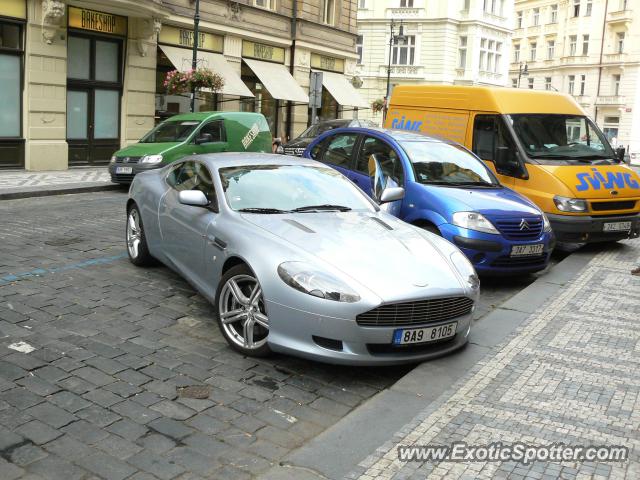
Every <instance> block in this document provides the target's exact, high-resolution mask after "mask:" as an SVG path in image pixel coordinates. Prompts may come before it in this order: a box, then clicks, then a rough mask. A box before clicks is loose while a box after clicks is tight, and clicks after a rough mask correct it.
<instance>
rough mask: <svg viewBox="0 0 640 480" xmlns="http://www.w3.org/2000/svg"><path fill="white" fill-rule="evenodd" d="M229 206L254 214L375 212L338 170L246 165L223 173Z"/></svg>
mask: <svg viewBox="0 0 640 480" xmlns="http://www.w3.org/2000/svg"><path fill="white" fill-rule="evenodd" d="M219 173H220V180H221V181H222V187H223V190H224V194H225V197H226V199H227V203H228V204H229V206H230V207H231V208H232V209H233V210H237V211H247V212H253V213H289V212H292V211H300V212H315V211H331V210H335V211H348V210H360V211H369V212H373V211H375V210H376V209H375V207H374V206H373V205H372V203H371V202H370V201H369V199H368V198H367V197H366V195H365V194H364V193H362V191H361V190H359V189H358V188H357V187H356V186H355V185H354V184H353V183H351V181H350V180H349V179H347V178H346V177H345V176H343V175H342V174H341V173H340V172H338V171H337V170H334V169H332V168H329V167H323V166H317V167H316V166H308V165H244V166H238V167H225V168H221V169H220V170H219Z"/></svg>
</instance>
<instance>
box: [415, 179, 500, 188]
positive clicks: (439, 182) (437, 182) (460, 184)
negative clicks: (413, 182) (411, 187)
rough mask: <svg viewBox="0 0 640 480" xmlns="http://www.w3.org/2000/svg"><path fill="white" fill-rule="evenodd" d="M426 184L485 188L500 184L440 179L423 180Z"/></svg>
mask: <svg viewBox="0 0 640 480" xmlns="http://www.w3.org/2000/svg"><path fill="white" fill-rule="evenodd" d="M423 183H425V184H426V185H443V186H445V187H487V188H496V187H499V186H500V185H498V184H495V183H487V182H442V181H437V180H434V181H431V182H423Z"/></svg>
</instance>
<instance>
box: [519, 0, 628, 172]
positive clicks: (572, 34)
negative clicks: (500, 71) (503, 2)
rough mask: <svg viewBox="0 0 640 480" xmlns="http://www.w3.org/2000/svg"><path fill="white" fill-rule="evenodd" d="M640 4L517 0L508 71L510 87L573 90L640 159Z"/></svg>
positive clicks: (601, 123) (621, 0)
mask: <svg viewBox="0 0 640 480" xmlns="http://www.w3.org/2000/svg"><path fill="white" fill-rule="evenodd" d="M632 4H633V5H635V7H636V8H635V9H633V8H632ZM639 6H640V4H639V2H638V1H637V0H636V1H632V0H608V1H607V0H563V1H558V0H516V2H515V17H514V21H515V24H514V35H513V47H512V56H511V59H510V62H511V67H510V72H509V75H510V84H511V86H513V87H518V86H519V87H520V88H533V89H546V90H554V91H560V92H564V93H568V94H570V95H573V96H574V97H575V99H576V101H577V102H578V103H579V104H580V105H581V106H582V108H583V109H584V110H585V111H586V112H587V114H588V115H589V116H590V117H591V118H592V119H594V120H595V121H596V123H597V124H598V125H599V126H600V128H601V129H602V130H603V131H604V133H605V134H606V135H607V137H608V138H609V140H610V142H611V143H612V144H613V145H614V146H615V145H623V146H625V147H627V148H628V151H629V153H630V156H631V160H632V161H633V162H634V163H640V76H639V74H640V8H638V7H639ZM525 66H526V70H525Z"/></svg>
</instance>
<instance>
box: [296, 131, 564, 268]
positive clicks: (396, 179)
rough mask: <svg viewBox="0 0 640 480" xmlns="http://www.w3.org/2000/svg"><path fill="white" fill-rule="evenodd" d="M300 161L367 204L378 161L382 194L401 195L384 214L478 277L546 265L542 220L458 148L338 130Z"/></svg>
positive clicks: (400, 135) (412, 136)
mask: <svg viewBox="0 0 640 480" xmlns="http://www.w3.org/2000/svg"><path fill="white" fill-rule="evenodd" d="M303 156H304V157H307V158H313V159H315V160H318V161H321V162H323V163H326V164H328V165H330V166H331V167H333V168H335V169H336V170H338V171H340V172H341V173H343V174H344V175H346V176H347V177H349V178H350V179H351V180H352V181H353V182H354V183H355V184H356V185H358V186H359V187H360V188H361V189H362V190H364V191H365V192H366V193H368V194H369V195H371V196H373V194H372V184H373V181H372V178H373V177H372V175H371V174H370V165H371V164H372V163H370V159H371V158H372V157H373V158H375V159H376V160H377V161H378V165H380V167H381V168H382V170H383V173H384V176H385V177H386V178H387V186H398V187H402V188H404V190H405V194H404V198H402V199H401V200H398V201H395V202H391V203H388V204H385V205H384V206H383V207H384V208H385V209H387V211H389V213H392V214H393V215H395V216H397V217H399V218H401V219H402V220H404V221H406V222H409V223H411V224H414V225H417V226H420V227H422V228H425V229H426V230H429V231H431V232H433V233H436V234H439V235H442V236H443V237H444V238H446V239H447V240H449V241H450V242H453V243H454V244H455V245H457V246H458V247H459V248H460V249H461V250H462V251H463V252H464V253H465V254H466V255H467V257H468V258H469V259H470V260H471V262H472V263H473V265H474V266H475V268H476V270H477V271H478V273H483V274H521V273H531V272H536V271H539V270H542V269H544V268H545V267H546V266H547V264H548V262H549V257H550V255H551V251H552V250H553V247H554V245H555V239H554V237H553V233H552V232H551V226H550V224H549V221H548V220H547V218H546V216H545V215H544V213H542V211H541V210H540V209H539V208H538V207H537V206H535V205H534V204H533V203H532V202H531V201H529V200H528V199H526V198H525V197H523V196H522V195H520V194H518V193H516V192H514V191H513V190H510V189H508V188H506V187H504V186H502V185H501V184H500V183H499V181H498V179H497V178H496V177H495V175H494V174H493V173H492V172H491V170H490V169H489V168H488V167H487V166H486V165H485V164H484V163H483V162H482V160H480V159H479V158H478V157H476V156H475V155H474V154H473V153H471V152H470V151H469V150H467V149H466V148H464V147H463V146H461V145H458V144H456V143H453V142H450V141H447V140H442V139H438V138H433V137H428V136H426V135H422V134H419V133H412V132H404V131H400V130H388V129H380V128H348V129H347V128H340V129H335V130H331V131H329V132H327V133H325V134H323V135H321V136H320V137H318V138H317V139H316V140H315V141H314V142H313V143H311V144H310V145H309V147H308V148H307V150H306V151H305V152H304V154H303Z"/></svg>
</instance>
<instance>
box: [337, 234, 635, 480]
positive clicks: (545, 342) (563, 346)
mask: <svg viewBox="0 0 640 480" xmlns="http://www.w3.org/2000/svg"><path fill="white" fill-rule="evenodd" d="M638 265H640V241H638V240H635V241H629V242H624V243H623V244H622V245H620V246H619V247H617V248H616V247H612V248H610V249H609V250H608V251H604V252H602V253H600V254H598V255H596V256H595V257H594V258H593V259H592V260H591V261H590V262H589V263H588V264H587V266H586V267H585V268H583V270H582V271H581V272H580V273H579V275H578V276H577V277H576V278H575V279H574V280H573V281H571V282H570V283H569V284H568V286H567V287H565V288H564V289H562V290H560V291H558V292H557V296H556V297H555V299H554V300H553V301H551V302H548V303H547V304H546V305H545V306H544V307H543V309H541V310H540V311H539V312H536V313H534V314H532V315H531V316H530V318H529V319H528V320H527V321H525V322H524V323H523V324H522V325H521V326H520V328H518V329H517V330H516V331H515V332H514V333H513V334H512V335H511V336H509V337H508V338H507V340H506V341H504V342H502V343H501V344H500V345H498V346H497V347H495V348H494V349H493V351H492V352H491V353H490V354H488V355H487V356H486V357H485V358H484V359H483V360H482V361H480V362H479V363H478V364H477V365H476V366H475V367H473V368H472V369H471V370H470V372H469V373H468V374H467V375H466V376H464V377H463V378H462V379H461V380H460V381H458V382H457V383H456V384H455V385H453V386H452V387H451V388H450V389H449V390H448V391H446V392H445V393H444V394H443V395H441V396H440V397H439V398H438V399H437V400H436V401H434V402H432V403H431V404H430V405H429V407H428V408H427V409H425V410H424V411H423V412H421V413H420V414H419V415H418V416H417V417H416V418H415V419H414V420H413V421H412V422H410V423H409V424H408V425H407V426H406V427H405V428H403V429H401V430H400V431H398V432H397V433H396V434H395V435H393V436H392V438H391V439H390V440H389V441H388V442H387V443H385V444H384V445H382V446H381V447H380V448H379V449H377V451H376V452H375V453H373V454H372V455H370V456H369V457H368V458H366V459H365V460H364V461H362V462H361V463H360V465H359V466H358V468H357V469H355V470H354V471H353V472H352V473H351V474H350V475H349V476H348V478H350V479H360V480H373V479H379V480H382V479H396V480H399V479H425V478H429V479H431V478H434V479H439V478H447V479H449V478H468V479H476V478H482V479H485V478H486V479H490V478H509V479H522V478H531V479H540V478H544V479H555V478H564V479H570V478H577V479H605V478H627V479H637V478H640V329H639V328H638V327H639V325H638V324H639V322H640V277H637V276H632V275H631V274H630V271H631V270H632V269H633V268H635V267H637V266H638ZM456 441H464V442H466V443H467V444H469V445H489V444H491V443H493V442H498V441H500V442H503V443H513V442H518V441H520V442H525V443H527V444H531V445H548V444H552V443H556V442H557V443H564V444H569V445H625V446H627V447H629V449H630V451H631V452H630V460H629V461H627V462H618V463H598V462H581V463H578V462H563V463H551V462H534V463H532V464H530V465H527V466H525V465H523V464H521V463H516V462H503V463H499V462H475V463H473V462H466V463H454V462H442V463H438V464H433V463H429V462H402V461H400V460H399V459H398V453H397V447H398V446H411V445H448V444H451V443H452V442H456Z"/></svg>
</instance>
